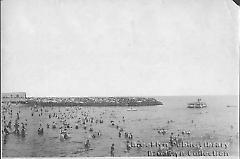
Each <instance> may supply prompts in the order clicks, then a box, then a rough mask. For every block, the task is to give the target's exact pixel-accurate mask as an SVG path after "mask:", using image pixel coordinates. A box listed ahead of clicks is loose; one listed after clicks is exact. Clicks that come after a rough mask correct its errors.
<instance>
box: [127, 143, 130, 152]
mask: <svg viewBox="0 0 240 159" xmlns="http://www.w3.org/2000/svg"><path fill="white" fill-rule="evenodd" d="M130 148H131V146H130V143H129V141H127V151H129V150H130Z"/></svg>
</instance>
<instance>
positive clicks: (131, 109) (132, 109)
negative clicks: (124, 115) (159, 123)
mask: <svg viewBox="0 0 240 159" xmlns="http://www.w3.org/2000/svg"><path fill="white" fill-rule="evenodd" d="M127 111H137V109H134V108H132V107H131V108H130V109H127Z"/></svg>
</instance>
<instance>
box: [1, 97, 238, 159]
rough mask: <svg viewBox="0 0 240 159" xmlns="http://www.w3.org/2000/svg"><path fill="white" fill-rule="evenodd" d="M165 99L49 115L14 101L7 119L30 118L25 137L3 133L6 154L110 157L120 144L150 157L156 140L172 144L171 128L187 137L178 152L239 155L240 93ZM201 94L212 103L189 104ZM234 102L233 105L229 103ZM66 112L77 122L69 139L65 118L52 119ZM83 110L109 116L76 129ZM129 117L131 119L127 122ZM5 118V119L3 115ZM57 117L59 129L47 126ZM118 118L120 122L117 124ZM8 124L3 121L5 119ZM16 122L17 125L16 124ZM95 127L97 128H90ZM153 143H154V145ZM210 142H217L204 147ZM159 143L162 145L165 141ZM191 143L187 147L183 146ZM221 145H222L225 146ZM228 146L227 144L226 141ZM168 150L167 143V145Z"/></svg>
mask: <svg viewBox="0 0 240 159" xmlns="http://www.w3.org/2000/svg"><path fill="white" fill-rule="evenodd" d="M155 98H156V99H158V100H160V101H162V102H163V105H159V106H141V107H134V108H135V109H137V111H127V109H128V107H104V106H103V107H82V108H81V109H78V110H77V109H76V107H52V108H51V107H45V108H43V115H42V116H39V114H40V107H39V108H38V112H34V116H32V115H31V113H32V110H31V107H29V106H15V105H13V106H11V107H12V108H13V116H12V118H11V116H10V115H9V114H7V113H5V114H2V118H3V115H5V117H6V121H7V122H8V121H9V120H10V119H11V120H12V123H14V121H15V118H16V112H17V111H20V120H19V122H20V123H21V122H26V123H27V126H26V132H27V135H26V137H25V138H22V137H19V136H16V135H14V134H10V135H8V136H7V137H6V138H5V139H3V138H2V142H1V143H2V155H3V157H59V156H61V157H74V156H81V157H85V156H94V157H95V156H98V157H103V156H110V147H111V145H112V144H114V156H123V157H124V156H148V155H149V154H152V153H150V152H157V151H158V150H159V148H160V146H155V145H154V144H155V143H160V144H161V143H162V144H163V145H164V144H165V143H169V137H170V136H171V133H173V135H174V136H178V134H179V136H178V137H179V138H181V139H182V142H181V143H182V146H179V147H174V148H173V151H175V152H176V154H178V153H180V152H183V154H184V155H189V154H190V155H193V153H194V152H197V151H199V150H202V151H204V152H209V154H212V152H213V151H215V152H219V154H220V153H222V152H227V153H228V155H231V156H237V155H238V154H239V152H238V144H239V143H238V140H239V132H238V130H239V129H238V110H239V106H238V97H237V96H202V97H194V96H186V97H183V96H174V97H167V96H166V97H155ZM197 98H201V99H202V100H203V101H204V102H206V103H207V104H208V107H206V108H202V109H189V108H187V103H189V102H194V101H196V100H197ZM227 105H230V106H231V107H227ZM53 113H57V114H60V113H62V114H63V113H65V115H66V118H65V119H66V121H67V122H68V123H69V124H70V125H71V126H72V128H70V129H68V132H69V133H70V136H71V137H70V138H69V139H67V140H64V141H60V139H59V126H60V125H61V124H60V119H57V118H53V117H52V118H51V119H49V116H48V115H49V114H53ZM82 113H87V114H88V117H93V118H94V119H100V118H102V119H103V121H104V122H103V123H102V124H100V123H91V122H88V123H86V125H87V129H86V130H84V129H83V125H82V124H79V129H75V124H76V122H77V120H78V118H79V117H82ZM123 117H124V119H125V121H123ZM26 119H27V121H26ZM2 121H3V119H2ZM53 121H55V122H57V123H58V125H57V129H52V128H51V126H50V128H47V127H46V124H47V123H49V124H50V125H51V124H52V122H53ZM110 121H114V123H115V125H114V126H113V125H111V123H110ZM2 123H3V122H2ZM40 123H41V124H42V125H43V128H44V134H43V135H38V133H37V130H38V128H39V124H40ZM12 125H13V124H12ZM116 125H118V127H119V128H123V130H124V132H131V133H132V135H133V139H128V138H125V137H124V134H123V135H122V136H121V137H119V136H118V134H119V129H118V128H117V127H116ZM90 127H91V128H93V132H90V131H89V128H90ZM161 128H164V129H165V130H167V133H166V134H165V135H163V134H160V133H158V130H160V129H161ZM97 131H100V132H101V136H97V137H96V138H91V137H90V136H91V134H93V133H94V132H97ZM182 131H190V132H191V135H186V134H184V135H183V134H182V133H181V132H182ZM87 139H89V140H90V149H89V150H86V149H85V148H84V142H85V141H86V140H87ZM127 141H129V142H130V143H132V145H134V143H136V142H137V143H141V145H143V146H142V147H140V148H137V147H132V148H131V149H130V150H129V151H126V143H127ZM151 143H152V144H151ZM186 143H188V144H189V145H190V144H199V145H201V146H202V147H201V148H199V147H190V146H186ZM204 143H212V144H213V146H211V147H206V146H203V145H204ZM160 144H159V145H160ZM184 144H185V146H183V145H184ZM220 145H221V146H220ZM225 145H226V146H225ZM162 148H163V149H164V146H163V147H162Z"/></svg>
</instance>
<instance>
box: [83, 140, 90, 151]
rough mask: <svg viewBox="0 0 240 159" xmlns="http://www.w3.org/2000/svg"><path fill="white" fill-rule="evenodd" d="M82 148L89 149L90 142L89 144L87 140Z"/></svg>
mask: <svg viewBox="0 0 240 159" xmlns="http://www.w3.org/2000/svg"><path fill="white" fill-rule="evenodd" d="M84 146H85V148H86V149H89V147H90V142H89V140H87V141H86V142H85V144H84Z"/></svg>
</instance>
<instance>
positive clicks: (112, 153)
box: [111, 144, 114, 157]
mask: <svg viewBox="0 0 240 159" xmlns="http://www.w3.org/2000/svg"><path fill="white" fill-rule="evenodd" d="M111 157H114V144H112V146H111Z"/></svg>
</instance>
